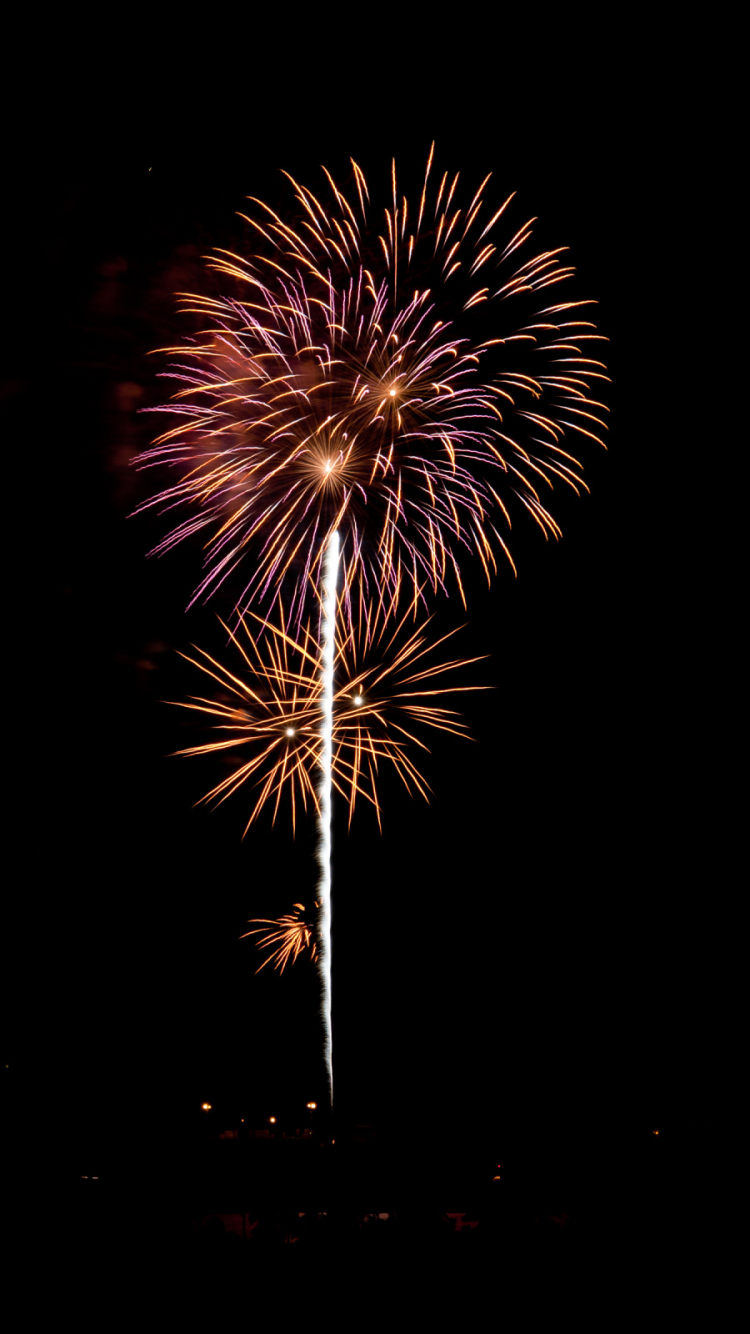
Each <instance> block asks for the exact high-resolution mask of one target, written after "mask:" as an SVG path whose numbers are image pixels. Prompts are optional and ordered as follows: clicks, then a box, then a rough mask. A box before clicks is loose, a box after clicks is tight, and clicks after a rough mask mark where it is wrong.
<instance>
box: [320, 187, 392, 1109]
mask: <svg viewBox="0 0 750 1334" xmlns="http://www.w3.org/2000/svg"><path fill="white" fill-rule="evenodd" d="M394 189H395V183H394ZM338 568H339V535H338V532H337V531H334V532H333V533H332V534H331V536H330V538H329V541H328V550H327V551H326V558H325V565H324V572H323V595H322V607H321V613H322V616H321V627H320V644H321V662H322V665H321V673H320V677H321V687H322V714H323V716H322V719H321V728H320V731H321V742H322V744H321V774H320V787H319V789H318V798H319V802H320V816H319V819H318V864H319V866H320V879H319V882H318V902H319V904H320V912H319V915H318V956H319V958H318V969H319V972H320V980H321V1000H320V1009H321V1014H322V1017H323V1029H324V1033H325V1049H324V1053H325V1065H326V1070H327V1071H328V1088H329V1092H330V1099H331V1106H333V1030H332V1016H331V773H332V763H333V666H334V658H335V654H336V601H337V599H336V580H337V576H338Z"/></svg>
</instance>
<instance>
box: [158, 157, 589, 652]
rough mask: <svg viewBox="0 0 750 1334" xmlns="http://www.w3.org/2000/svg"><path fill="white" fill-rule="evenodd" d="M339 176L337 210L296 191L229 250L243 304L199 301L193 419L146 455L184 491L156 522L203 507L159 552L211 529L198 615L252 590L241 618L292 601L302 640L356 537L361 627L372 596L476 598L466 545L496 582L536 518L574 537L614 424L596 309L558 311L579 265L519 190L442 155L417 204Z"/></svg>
mask: <svg viewBox="0 0 750 1334" xmlns="http://www.w3.org/2000/svg"><path fill="white" fill-rule="evenodd" d="M324 171H325V169H324ZM325 177H326V186H325V189H326V197H325V199H321V198H319V197H318V195H316V194H313V192H312V191H311V190H310V189H308V188H307V187H306V186H303V185H300V184H298V183H297V182H296V181H294V180H293V179H292V178H291V177H289V181H290V183H291V185H292V188H293V190H294V201H295V202H294V206H293V208H292V209H290V211H289V218H290V219H291V220H285V219H283V218H282V217H281V216H280V215H279V214H278V213H277V212H275V211H274V210H273V209H271V208H270V207H269V206H268V205H266V204H263V203H262V202H261V201H259V200H252V201H251V202H252V206H253V207H252V211H251V212H249V213H248V214H247V215H245V214H243V215H241V216H242V217H244V218H245V220H246V221H247V223H248V225H249V227H250V238H251V241H252V247H251V251H250V253H248V254H246V255H238V254H234V253H231V252H229V251H227V250H218V251H216V252H215V253H214V255H213V256H212V257H211V259H210V264H211V267H212V268H213V269H214V270H216V271H217V272H218V273H219V274H220V275H221V278H222V280H223V282H224V283H225V285H226V289H227V290H226V292H225V294H224V295H221V296H218V297H215V296H205V295H204V296H194V295H188V296H186V297H185V300H184V308H185V310H187V311H191V312H193V313H195V314H197V315H198V317H199V320H200V325H201V327H200V328H199V330H198V332H197V333H196V334H195V335H194V336H193V337H192V338H191V339H189V340H187V341H186V342H185V343H184V344H183V345H181V346H179V347H173V348H169V349H166V351H168V352H169V353H170V354H171V355H173V357H174V358H175V360H174V362H173V364H172V366H171V368H170V370H169V372H168V374H169V375H170V376H171V377H173V378H174V379H176V381H177V383H178V386H179V387H178V389H177V392H176V394H175V396H174V398H173V400H172V402H171V403H169V404H168V405H165V406H164V407H162V408H160V409H156V410H157V411H161V412H166V413H169V414H170V415H171V416H173V417H174V418H176V424H173V425H171V426H170V428H169V429H168V430H167V431H166V432H165V433H164V434H163V435H161V436H160V437H159V438H158V440H156V441H155V442H154V445H153V446H152V448H151V449H150V450H148V451H147V452H146V453H145V454H143V455H142V456H140V458H139V459H138V460H137V462H138V464H139V466H142V467H151V466H154V465H159V464H166V465H169V467H170V468H171V470H172V472H173V474H174V473H175V472H176V473H177V477H178V480H176V481H173V482H171V484H170V485H169V486H167V487H166V489H164V490H163V491H162V492H161V493H160V495H158V496H156V497H155V498H153V499H151V500H149V501H147V502H145V503H144V505H142V506H141V508H142V509H145V508H148V507H150V506H157V507H160V508H162V509H164V510H171V509H173V508H174V507H176V506H182V507H186V508H187V511H188V513H187V516H186V517H185V518H184V519H183V520H182V522H180V523H179V524H178V525H177V526H176V527H175V528H173V529H172V531H171V532H170V533H169V534H168V536H167V537H166V538H164V540H163V541H162V542H160V543H159V545H158V546H157V547H156V548H155V550H156V552H159V553H161V552H163V551H166V550H167V549H168V548H170V547H172V546H173V545H175V544H176V543H178V542H180V541H181V540H182V539H184V538H187V537H189V536H190V535H191V534H194V533H197V532H201V533H202V534H203V536H204V540H205V562H204V573H203V577H202V578H201V581H200V583H199V585H198V587H197V589H196V591H195V594H194V598H193V600H195V599H196V598H201V597H207V596H209V595H210V594H211V593H212V592H213V591H214V590H216V589H217V588H218V587H219V586H220V585H221V584H223V582H224V581H225V580H226V579H227V578H228V577H229V576H230V575H231V576H233V577H234V578H239V584H238V588H239V591H238V595H237V596H236V597H234V595H233V598H234V601H235V603H236V605H237V607H238V608H239V609H240V610H246V609H247V608H248V607H249V606H250V605H251V604H252V602H253V601H254V600H260V601H261V602H265V604H266V606H268V605H269V604H272V603H273V602H274V601H275V600H276V599H277V598H278V597H280V596H282V595H283V596H285V597H286V605H287V606H288V608H289V609H290V619H291V621H293V622H294V624H295V625H297V626H299V625H300V624H301V622H302V620H303V614H304V599H305V595H306V592H307V589H308V587H309V584H310V577H311V576H312V579H313V581H314V582H317V581H318V580H319V576H320V568H321V561H322V558H323V553H324V551H325V549H326V546H327V542H328V539H329V537H330V535H331V533H332V532H334V531H335V530H338V532H339V534H340V537H341V544H342V548H341V549H342V570H343V579H342V583H343V588H344V604H345V608H346V612H347V615H348V619H349V622H350V624H352V623H353V621H352V615H351V597H352V594H353V591H354V590H356V589H357V588H358V587H359V588H364V589H365V590H366V592H367V594H368V596H369V597H370V598H371V599H373V600H375V601H378V602H379V603H380V605H381V606H382V607H386V606H387V607H388V608H390V609H394V608H396V607H397V606H398V604H399V601H400V599H402V598H403V597H404V596H406V597H407V598H409V599H411V600H414V601H415V600H416V599H417V598H418V597H419V596H420V595H422V594H423V591H424V590H425V589H427V588H431V589H432V590H433V591H435V590H437V589H438V588H441V589H447V588H448V587H449V585H450V583H451V581H455V583H456V584H457V585H458V588H459V591H460V592H461V596H462V597H463V588H462V584H461V576H460V573H459V567H458V556H459V555H460V553H461V549H462V548H466V549H470V550H472V551H473V552H475V553H476V554H477V555H478V557H479V559H480V560H481V562H482V564H483V566H484V570H485V572H486V574H487V577H488V579H489V578H490V576H491V574H492V572H493V570H495V569H496V568H497V567H496V558H497V555H498V554H499V553H504V555H505V556H507V557H508V559H509V560H511V557H510V553H509V551H508V548H507V545H506V538H507V529H508V528H509V526H510V524H511V521H512V511H513V508H514V507H515V508H516V509H518V508H519V507H521V508H522V509H524V510H525V511H527V512H528V513H529V514H531V516H532V517H533V519H534V520H535V521H536V522H537V523H538V525H539V526H540V528H541V529H542V531H543V533H544V534H545V537H546V536H548V535H549V534H552V535H553V536H557V535H558V534H559V528H558V525H557V523H556V521H555V520H554V518H553V517H552V515H551V514H550V512H549V510H548V508H547V503H548V501H547V499H546V497H547V496H549V494H550V491H551V490H552V489H553V488H554V486H556V485H558V484H565V485H567V486H570V487H572V488H573V489H574V490H576V491H578V490H579V489H580V488H581V487H585V483H584V482H583V479H582V476H581V463H580V462H579V460H578V458H577V457H576V445H575V441H576V440H578V441H581V440H593V441H595V442H598V443H602V441H601V436H600V432H601V429H602V428H603V427H604V421H603V419H602V411H603V410H605V409H604V404H602V403H601V402H600V401H599V399H598V398H597V396H596V394H595V391H593V390H592V388H591V386H592V384H594V383H596V382H599V381H601V380H606V378H607V377H606V374H605V367H604V365H603V363H602V362H600V361H598V360H596V359H594V358H592V357H591V356H589V355H588V351H587V349H588V348H590V346H591V340H592V339H598V338H599V337H600V335H598V334H597V333H596V330H595V326H594V325H593V324H592V323H591V322H590V321H589V320H588V319H583V318H580V308H581V307H585V306H589V305H591V304H593V303H591V302H587V301H578V300H564V301H555V300H554V299H552V300H551V299H550V297H551V293H550V292H549V291H548V289H551V288H554V287H555V286H556V285H557V284H558V283H560V282H563V281H565V280H567V279H568V278H569V277H570V275H571V274H572V273H573V270H572V268H571V267H570V266H568V265H567V264H566V263H565V262H564V261H563V260H562V258H561V256H562V255H563V253H564V252H563V249H557V250H550V251H543V252H541V253H531V254H528V252H529V245H528V243H529V240H530V237H531V231H532V223H533V222H534V221H535V219H531V220H530V221H527V222H524V223H523V224H522V225H520V226H515V225H513V226H510V227H509V226H508V217H509V206H510V204H511V200H512V199H513V196H512V195H511V196H510V197H509V198H508V199H506V200H505V201H504V202H502V203H501V204H500V205H499V207H493V206H491V205H489V204H488V203H487V201H486V198H485V191H486V189H487V186H488V182H489V179H490V178H489V177H486V178H485V180H484V181H482V183H481V184H480V185H479V187H478V189H476V190H475V191H474V192H473V193H471V194H469V195H468V196H467V197H466V198H464V197H463V196H462V194H461V191H460V189H459V184H458V182H459V177H458V174H456V176H455V177H453V178H450V177H449V175H448V173H444V174H442V175H441V174H440V173H439V172H437V171H433V152H432V150H431V152H430V155H429V160H428V163H427V170H426V173H425V177H424V184H423V186H422V189H421V193H420V194H419V197H418V200H417V202H416V203H415V204H409V203H408V201H407V199H406V198H405V197H404V196H403V195H399V191H398V187H397V180H396V170H395V164H394V166H393V170H392V173H391V181H390V189H389V191H388V195H387V204H386V206H385V207H383V206H382V205H381V207H379V208H378V207H375V206H374V205H372V204H371V202H370V195H369V190H368V186H367V183H366V181H365V177H364V175H363V173H362V171H361V170H360V168H359V167H358V166H357V164H356V163H354V162H352V167H351V175H350V180H349V183H348V186H347V189H346V190H345V189H343V188H341V187H340V186H339V185H337V184H336V183H335V182H334V180H333V178H332V176H331V175H330V174H329V173H328V172H327V171H325ZM292 213H294V217H293V218H292ZM527 255H528V257H526V256H527ZM248 551H252V553H253V560H252V564H251V565H247V566H245V573H244V574H241V575H240V576H237V575H235V571H236V570H237V567H238V566H241V565H243V558H244V557H245V555H246V554H247V553H248ZM511 564H512V560H511Z"/></svg>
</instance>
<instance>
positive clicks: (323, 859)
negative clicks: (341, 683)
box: [318, 532, 339, 1106]
mask: <svg viewBox="0 0 750 1334" xmlns="http://www.w3.org/2000/svg"><path fill="white" fill-rule="evenodd" d="M338 566H339V535H338V533H337V532H335V533H331V536H330V539H329V542H328V550H327V551H326V555H325V563H324V566H323V610H322V615H321V623H320V645H321V658H322V684H323V722H322V740H323V747H322V755H321V766H322V767H321V776H320V787H319V789H318V797H319V799H320V816H319V819H318V862H319V863H320V880H319V883H318V903H319V905H320V913H319V917H318V968H319V971H320V982H321V999H320V1009H321V1015H322V1019H323V1030H324V1033H325V1063H326V1069H327V1071H328V1087H329V1090H330V1096H331V1106H333V1041H332V1032H331V762H332V752H333V745H332V738H333V659H334V656H335V646H336V577H337V575H338Z"/></svg>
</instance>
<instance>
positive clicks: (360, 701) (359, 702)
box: [354, 695, 363, 704]
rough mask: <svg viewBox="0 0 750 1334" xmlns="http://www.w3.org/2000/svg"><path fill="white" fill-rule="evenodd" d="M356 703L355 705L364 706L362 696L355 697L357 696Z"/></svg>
mask: <svg viewBox="0 0 750 1334" xmlns="http://www.w3.org/2000/svg"><path fill="white" fill-rule="evenodd" d="M354 703H355V704H362V703H363V699H362V696H361V695H355V696H354Z"/></svg>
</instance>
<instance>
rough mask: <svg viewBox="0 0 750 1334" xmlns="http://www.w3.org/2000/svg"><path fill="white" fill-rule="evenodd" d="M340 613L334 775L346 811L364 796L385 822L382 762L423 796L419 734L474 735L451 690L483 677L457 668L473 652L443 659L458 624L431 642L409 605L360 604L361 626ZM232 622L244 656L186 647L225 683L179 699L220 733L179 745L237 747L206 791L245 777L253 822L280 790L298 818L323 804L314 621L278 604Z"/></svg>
mask: <svg viewBox="0 0 750 1334" xmlns="http://www.w3.org/2000/svg"><path fill="white" fill-rule="evenodd" d="M337 621H338V625H339V627H340V630H339V638H338V640H337V649H336V658H335V663H334V681H335V689H334V696H333V724H332V781H333V785H334V787H335V788H336V790H337V791H338V792H339V793H340V794H341V795H342V796H343V797H344V799H345V800H346V801H347V804H348V807H349V819H350V821H351V817H352V814H353V812H354V808H355V804H356V801H357V798H358V797H362V798H363V799H364V800H366V801H367V802H369V803H370V804H371V805H372V806H373V807H374V809H375V811H376V814H377V818H378V822H380V804H379V801H378V795H377V781H378V775H379V772H380V770H381V768H382V766H383V765H385V766H391V767H392V768H393V769H394V770H395V772H396V773H397V774H398V776H399V778H400V779H401V781H402V782H403V784H404V786H405V787H406V788H407V790H408V791H409V792H410V793H412V794H414V793H420V794H421V795H422V796H424V797H427V795H428V792H429V788H428V785H427V783H426V780H425V778H424V776H423V775H422V774H421V772H420V770H419V768H418V767H417V764H416V763H415V760H414V758H413V752H414V751H415V750H422V751H427V749H428V747H427V745H426V743H425V741H424V740H423V739H422V737H421V735H420V734H421V733H423V732H424V731H425V730H426V729H427V728H437V729H440V730H442V731H448V732H452V733H454V734H455V735H458V736H467V735H468V733H467V729H466V727H465V725H464V724H463V723H462V722H461V721H460V719H459V717H458V715H457V713H456V712H455V710H453V709H450V708H447V707H445V705H444V703H443V697H444V696H445V695H448V694H455V693H460V692H464V691H467V690H478V689H483V688H484V687H481V686H473V685H468V686H467V685H455V684H453V683H452V680H451V679H450V678H451V674H452V673H453V672H455V671H456V670H457V669H459V668H462V667H466V666H468V665H469V664H470V663H472V662H475V661H477V659H475V658H456V659H452V660H441V659H438V660H436V659H435V651H436V650H437V649H438V648H439V646H440V645H441V644H442V643H444V642H445V640H447V639H449V638H451V636H452V634H455V633H456V631H452V632H451V634H449V635H445V636H443V638H442V639H439V640H437V641H436V642H435V643H432V642H430V641H428V639H427V636H426V628H427V625H428V624H429V622H426V623H425V624H424V625H421V626H419V627H417V628H414V627H411V626H409V625H407V623H406V622H407V617H406V616H402V617H401V618H400V620H398V621H397V622H396V623H395V626H394V625H393V623H392V622H390V621H389V618H388V615H387V612H386V611H385V610H383V609H382V608H380V607H378V608H376V609H375V610H374V611H373V612H372V613H371V614H369V615H368V614H367V612H366V611H364V610H362V611H360V614H359V617H358V618H355V628H349V629H347V628H346V624H347V623H346V620H345V619H344V617H342V616H339V617H338V618H337ZM223 624H224V623H223V622H222V625H223ZM253 627H255V630H254V629H253ZM224 628H225V630H226V631H227V633H228V634H229V636H230V638H231V640H232V644H233V646H234V648H235V650H236V652H237V653H238V654H239V661H238V662H237V663H236V664H235V666H234V669H233V670H230V669H229V668H228V667H227V666H225V665H224V664H222V663H220V662H219V661H218V660H217V659H216V658H214V657H212V656H211V655H210V654H208V653H206V652H205V651H204V650H202V649H197V650H196V653H197V654H198V655H199V656H198V657H188V656H187V655H186V654H183V655H182V656H183V657H186V658H187V660H188V661H189V662H191V663H193V664H194V665H195V666H196V667H199V668H200V670H201V671H203V672H205V673H206V675H207V676H209V677H211V678H212V679H213V680H214V681H215V682H216V683H217V684H218V686H219V687H220V694H219V695H218V696H217V697H215V698H213V699H208V698H204V697H195V696H194V697H192V698H191V699H190V700H189V701H186V702H185V703H183V704H181V706H180V707H182V708H187V709H192V710H194V711H197V712H198V713H200V714H202V715H203V716H204V717H206V718H207V719H209V720H210V721H211V724H212V727H213V730H214V731H215V732H218V733H220V734H221V735H220V736H219V737H217V738H213V737H212V739H211V740H209V741H206V742H204V743H203V744H201V745H196V746H189V747H187V748H186V749H184V750H180V751H178V752H177V753H178V754H180V755H208V754H219V755H223V756H224V757H225V758H228V757H229V756H232V757H233V756H236V757H237V763H236V764H235V765H234V767H233V768H232V772H231V773H230V774H229V775H228V776H227V777H226V778H224V779H222V780H221V782H219V783H217V784H216V786H214V787H213V788H211V790H210V791H209V792H207V793H206V795H205V796H204V797H203V798H202V799H201V800H202V801H204V802H215V803H217V804H220V803H221V802H223V801H225V800H226V798H227V797H229V796H231V795H232V793H233V792H236V791H238V789H240V788H243V787H244V786H245V785H248V784H249V785H250V786H251V787H252V789H253V797H252V800H253V806H252V809H251V812H250V816H249V819H248V821H247V825H246V829H245V832H247V829H248V828H249V827H250V825H251V824H252V822H253V820H255V819H256V818H257V816H258V815H259V813H260V811H261V809H262V808H263V806H265V805H266V804H268V805H270V806H271V808H272V818H273V819H274V820H275V819H276V816H277V814H278V812H279V808H280V805H281V801H282V797H283V796H284V794H286V796H287V798H288V800H289V804H290V807H291V814H292V824H293V826H294V825H296V817H297V812H298V810H299V808H300V806H301V807H302V808H303V809H305V810H306V809H307V808H308V806H311V807H312V808H313V810H315V811H316V812H317V811H318V809H319V803H318V784H319V780H320V769H321V753H322V737H321V718H322V689H323V687H322V682H321V671H320V654H319V650H318V649H317V647H316V638H315V635H314V634H313V632H312V629H311V628H310V627H309V626H307V627H305V628H303V630H301V631H299V632H296V634H295V635H293V634H292V633H291V632H290V629H289V627H288V625H287V623H286V620H285V617H284V613H283V609H282V607H281V606H279V609H278V612H277V616H276V618H275V619H273V620H271V619H265V620H263V619H262V618H261V617H259V616H256V615H255V614H254V613H249V614H248V615H246V616H244V617H243V618H242V619H241V621H240V623H239V624H238V627H237V630H236V631H232V630H230V629H229V628H228V627H227V626H226V625H224Z"/></svg>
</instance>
